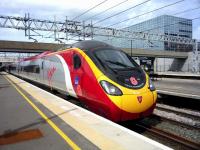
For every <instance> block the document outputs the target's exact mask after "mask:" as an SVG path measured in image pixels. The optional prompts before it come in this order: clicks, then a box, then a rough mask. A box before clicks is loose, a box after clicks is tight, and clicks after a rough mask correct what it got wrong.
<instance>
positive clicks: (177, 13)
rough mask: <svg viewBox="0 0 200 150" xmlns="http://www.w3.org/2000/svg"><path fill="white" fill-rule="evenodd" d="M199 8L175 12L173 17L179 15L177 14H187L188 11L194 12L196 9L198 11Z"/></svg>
mask: <svg viewBox="0 0 200 150" xmlns="http://www.w3.org/2000/svg"><path fill="white" fill-rule="evenodd" d="M199 8H200V6H198V7H195V8H192V9H191V8H190V9H187V10H184V11H181V12H177V13H175V14H173V15H179V14H182V13H186V12H189V11H193V10H196V9H199Z"/></svg>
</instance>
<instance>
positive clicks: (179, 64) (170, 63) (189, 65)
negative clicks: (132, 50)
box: [154, 52, 200, 72]
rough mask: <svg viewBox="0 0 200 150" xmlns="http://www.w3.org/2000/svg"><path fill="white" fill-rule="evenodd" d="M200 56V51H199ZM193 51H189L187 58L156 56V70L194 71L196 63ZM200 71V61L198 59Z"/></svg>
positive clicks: (199, 69)
mask: <svg viewBox="0 0 200 150" xmlns="http://www.w3.org/2000/svg"><path fill="white" fill-rule="evenodd" d="M199 58H200V53H199ZM193 59H194V57H193V53H192V52H189V53H188V58H187V59H180V58H156V59H155V62H154V70H155V72H167V71H175V72H193V71H194V63H193ZM197 65H198V67H199V68H198V72H199V71H200V61H198V64H197Z"/></svg>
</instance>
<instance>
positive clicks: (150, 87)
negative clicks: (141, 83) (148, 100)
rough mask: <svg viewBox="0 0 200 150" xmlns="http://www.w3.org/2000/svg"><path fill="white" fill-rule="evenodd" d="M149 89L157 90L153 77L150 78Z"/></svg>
mask: <svg viewBox="0 0 200 150" xmlns="http://www.w3.org/2000/svg"><path fill="white" fill-rule="evenodd" d="M149 89H150V90H151V91H155V90H156V88H155V86H154V84H153V82H152V80H151V79H149Z"/></svg>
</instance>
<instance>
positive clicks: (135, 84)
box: [9, 40, 157, 121]
mask: <svg viewBox="0 0 200 150" xmlns="http://www.w3.org/2000/svg"><path fill="white" fill-rule="evenodd" d="M9 71H10V72H11V73H12V74H15V75H17V76H20V77H23V78H27V79H29V80H32V81H34V82H38V83H40V84H43V85H46V86H48V87H51V88H52V89H54V90H58V91H62V93H65V94H67V95H70V96H73V97H76V98H78V99H79V100H80V101H81V102H82V103H84V104H85V105H86V106H87V107H88V108H89V109H90V110H91V111H93V112H95V113H97V114H99V115H101V116H104V117H106V118H108V119H110V120H112V121H125V120H132V119H137V118H141V117H145V116H148V115H150V114H151V113H152V112H153V109H154V108H155V104H156V99H157V93H156V90H155V87H154V85H153V84H152V82H151V80H150V78H149V77H148V75H147V74H146V73H145V72H144V71H143V70H142V69H141V67H140V66H139V65H137V63H135V61H134V60H133V59H132V58H131V57H130V56H129V55H128V54H126V53H125V52H123V51H122V50H119V49H117V48H115V47H113V46H110V45H108V44H106V43H103V42H99V41H93V40H92V41H82V42H78V43H75V44H74V45H72V47H71V48H68V49H66V50H61V51H57V52H50V51H47V52H44V53H42V54H40V55H37V56H33V57H30V58H27V59H23V60H21V61H19V62H18V63H15V64H12V65H11V66H10V69H9Z"/></svg>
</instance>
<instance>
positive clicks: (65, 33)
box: [0, 14, 199, 72]
mask: <svg viewBox="0 0 200 150" xmlns="http://www.w3.org/2000/svg"><path fill="white" fill-rule="evenodd" d="M0 28H11V29H18V30H24V31H25V36H28V38H29V39H33V40H35V42H37V36H40V37H41V38H54V40H55V41H59V42H62V43H65V42H63V41H68V40H78V41H79V40H85V39H86V38H87V39H88V38H89V39H93V37H94V36H104V37H116V38H124V39H127V40H133V39H141V40H147V41H165V42H171V43H177V44H187V45H193V53H194V55H196V53H197V52H196V51H197V50H196V49H197V48H196V47H197V44H196V40H195V39H191V38H186V37H179V36H172V35H161V34H152V33H146V32H133V31H127V30H121V29H115V28H108V27H100V26H94V25H93V24H92V22H91V23H90V24H86V23H85V22H78V21H73V20H68V19H67V17H66V20H65V21H64V22H62V21H55V20H54V21H52V20H42V19H33V18H31V17H30V15H29V14H25V16H24V17H13V16H2V15H1V16H0ZM40 31H42V32H40ZM44 32H52V34H51V35H48V36H47V34H44ZM61 33H62V36H59V34H61ZM197 61H199V58H196V59H194V63H195V64H196V63H198V62H197ZM195 68H198V65H195ZM195 70H198V69H195ZM195 72H196V71H195Z"/></svg>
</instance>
